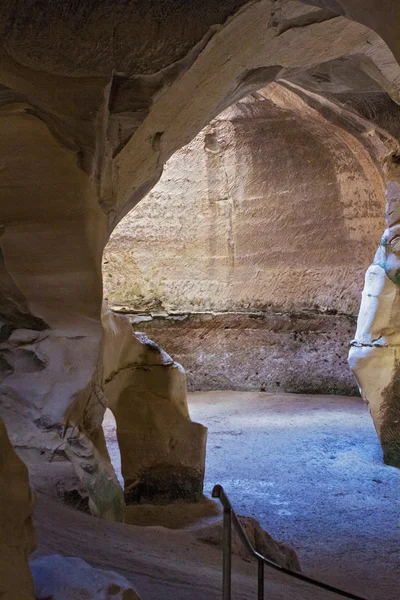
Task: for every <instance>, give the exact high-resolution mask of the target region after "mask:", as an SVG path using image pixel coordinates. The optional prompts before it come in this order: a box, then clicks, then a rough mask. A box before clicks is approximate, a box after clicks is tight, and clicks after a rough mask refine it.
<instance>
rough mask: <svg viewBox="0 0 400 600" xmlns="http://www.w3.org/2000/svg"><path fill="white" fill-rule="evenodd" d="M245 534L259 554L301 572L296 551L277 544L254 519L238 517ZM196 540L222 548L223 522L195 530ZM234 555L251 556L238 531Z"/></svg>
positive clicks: (234, 542) (233, 532)
mask: <svg viewBox="0 0 400 600" xmlns="http://www.w3.org/2000/svg"><path fill="white" fill-rule="evenodd" d="M238 519H239V521H240V524H241V526H242V527H243V529H244V532H245V534H246V535H247V538H248V540H249V542H250V544H251V545H252V546H253V548H254V550H256V552H259V553H260V554H262V555H263V556H265V558H268V559H269V560H272V561H273V562H274V563H276V564H277V565H280V566H281V567H286V568H287V569H291V570H292V571H301V567H300V562H299V559H298V558H297V554H296V552H295V550H294V549H293V548H292V547H291V546H288V545H287V544H283V543H281V542H277V541H275V540H274V538H273V537H271V536H270V535H269V533H267V532H266V531H265V530H264V529H263V528H262V527H261V525H260V523H259V522H258V521H257V520H256V519H253V517H241V516H239V517H238ZM194 533H195V535H196V539H198V540H200V541H202V542H206V543H207V544H215V545H219V546H221V547H222V538H223V522H222V520H221V521H218V522H217V523H213V524H211V525H207V526H206V527H204V528H203V529H200V530H195V531H194ZM232 553H233V554H237V555H238V556H242V557H243V558H249V554H248V552H247V550H246V548H245V547H244V546H243V544H242V542H241V541H240V538H239V536H238V534H237V533H236V531H232Z"/></svg>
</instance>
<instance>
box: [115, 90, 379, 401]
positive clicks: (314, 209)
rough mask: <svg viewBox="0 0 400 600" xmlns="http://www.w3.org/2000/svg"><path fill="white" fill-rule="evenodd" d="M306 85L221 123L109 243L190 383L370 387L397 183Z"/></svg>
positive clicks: (124, 287)
mask: <svg viewBox="0 0 400 600" xmlns="http://www.w3.org/2000/svg"><path fill="white" fill-rule="evenodd" d="M297 92H298V90H297V89H296V88H295V87H289V86H287V85H286V86H283V85H278V84H271V85H270V86H269V87H267V88H265V90H262V91H261V92H258V93H257V94H253V95H252V96H249V97H247V98H245V99H244V100H243V101H240V102H239V103H237V104H236V105H234V106H233V107H231V108H229V109H227V110H226V111H224V112H223V113H222V114H221V115H219V116H218V117H217V118H216V119H214V120H213V121H212V122H211V124H210V125H208V126H207V127H206V128H205V129H203V131H202V132H201V133H200V134H199V135H198V136H197V137H196V138H195V139H194V140H193V142H191V143H190V144H189V145H188V146H186V147H184V148H183V149H182V150H180V151H179V152H177V153H176V154H175V155H174V156H173V157H172V158H171V159H170V161H169V162H168V164H167V166H166V168H165V170H164V174H163V176H162V178H161V180H160V181H159V183H158V184H157V185H156V186H155V188H154V189H153V190H152V192H151V193H150V194H149V196H148V197H147V198H146V199H145V200H144V201H143V202H142V203H141V204H140V205H139V206H138V207H137V208H136V209H135V210H133V211H132V212H131V213H130V214H129V215H128V216H127V217H125V219H124V220H123V221H122V222H121V223H120V224H119V225H118V226H117V228H116V229H115V230H114V233H113V235H112V236H111V239H110V242H109V244H108V245H107V247H106V250H105V253H104V266H103V272H104V288H105V294H106V297H107V299H108V301H109V302H110V303H111V304H112V305H116V306H118V307H122V308H123V309H124V310H133V311H142V312H143V313H149V312H151V311H152V312H153V313H154V312H155V313H160V312H164V314H166V316H168V314H169V315H170V318H167V319H166V318H160V317H155V318H153V319H151V318H150V319H149V320H146V319H140V318H136V319H133V321H134V323H133V326H134V328H135V329H137V330H141V331H144V332H146V333H147V334H148V335H149V336H150V337H152V338H153V339H156V340H157V341H158V342H159V343H160V344H161V345H163V346H164V347H166V348H167V349H168V352H170V353H171V354H172V355H173V356H174V357H176V359H177V360H179V361H180V362H181V363H182V364H183V366H184V367H185V369H186V371H187V374H188V382H189V388H190V389H191V390H202V389H229V388H233V389H244V390H254V389H256V390H257V389H266V390H267V391H275V390H279V389H281V390H284V391H288V392H293V391H296V392H303V393H308V392H319V393H328V392H331V393H339V394H355V393H357V387H356V384H355V381H354V379H353V377H352V375H351V372H350V371H349V369H348V367H347V353H348V344H349V341H350V339H351V338H352V336H353V335H354V328H355V316H356V315H357V312H358V307H359V297H360V293H361V290H362V283H363V279H364V274H365V270H366V268H367V266H368V264H369V262H370V261H371V258H372V256H373V254H374V252H375V247H376V244H377V243H378V241H379V235H380V233H379V232H380V230H381V228H382V226H383V218H384V206H385V195H384V181H383V177H382V173H381V170H380V166H379V164H377V162H376V160H375V156H372V155H371V154H370V153H369V152H368V149H367V148H365V145H364V144H363V142H362V140H358V139H357V137H356V136H355V135H354V134H352V133H351V132H350V131H349V132H346V131H344V130H343V127H342V124H341V123H338V122H337V120H335V117H334V113H333V111H332V108H331V107H330V106H329V104H328V103H326V102H325V104H324V103H322V102H319V101H318V99H316V101H315V104H314V105H313V106H312V107H311V106H310V105H309V104H308V103H307V101H308V102H310V101H311V97H307V96H305V97H302V96H301V95H300V94H299V93H297ZM329 111H330V113H329ZM347 118H348V119H349V122H351V121H352V119H353V115H352V114H351V113H350V111H348V112H347ZM354 125H355V122H354ZM177 232H179V233H178V234H177ZM171 312H172V313H173V312H177V313H181V316H179V315H178V316H176V317H175V318H174V314H172V315H171ZM199 312H201V313H204V314H200V315H199V314H198V313H199ZM215 313H218V314H217V315H216V314H215Z"/></svg>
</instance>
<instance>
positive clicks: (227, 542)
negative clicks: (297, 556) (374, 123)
mask: <svg viewBox="0 0 400 600" xmlns="http://www.w3.org/2000/svg"><path fill="white" fill-rule="evenodd" d="M212 497H213V498H218V500H219V501H220V502H221V504H222V506H223V508H224V523H223V542H222V543H223V572H222V589H223V593H222V598H223V600H231V586H232V584H231V575H232V525H233V526H234V528H235V531H236V533H237V534H238V536H239V539H240V541H241V542H242V544H243V546H244V547H245V548H246V550H247V552H248V553H249V554H250V555H251V556H253V557H254V558H255V559H256V560H257V562H258V595H257V597H258V600H264V566H265V565H267V567H270V568H271V569H274V570H275V571H280V572H281V573H282V574H285V575H289V576H290V577H292V578H293V579H298V580H300V581H303V582H304V583H308V584H309V585H313V586H315V587H318V588H320V589H323V590H327V591H328V592H332V594H337V595H338V596H342V598H351V599H352V600H366V598H364V597H362V596H357V595H356V594H352V593H351V592H346V591H345V590H341V589H339V588H336V587H334V586H333V585H329V583H324V582H323V581H319V580H318V579H314V578H313V577H308V576H307V575H303V573H301V572H299V571H293V570H292V569H289V568H287V567H284V566H282V565H278V564H277V563H275V562H274V561H273V560H270V559H269V558H266V557H265V556H263V555H262V554H260V553H259V552H257V551H256V550H255V549H254V547H253V545H252V544H251V542H250V540H249V538H248V537H247V535H246V532H245V531H244V529H243V527H242V525H241V523H240V521H239V519H238V517H237V514H236V513H235V511H234V510H233V508H232V504H231V503H230V501H229V498H228V496H227V495H226V494H225V491H224V488H223V487H222V485H215V486H214V488H213V491H212Z"/></svg>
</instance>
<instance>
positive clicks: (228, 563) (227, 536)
mask: <svg viewBox="0 0 400 600" xmlns="http://www.w3.org/2000/svg"><path fill="white" fill-rule="evenodd" d="M223 527H224V535H223V559H222V560H223V569H222V599H223V600H231V587H232V510H231V509H230V508H227V507H224V524H223Z"/></svg>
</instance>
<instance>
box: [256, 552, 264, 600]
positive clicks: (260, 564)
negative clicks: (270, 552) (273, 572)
mask: <svg viewBox="0 0 400 600" xmlns="http://www.w3.org/2000/svg"><path fill="white" fill-rule="evenodd" d="M257 600H264V561H263V560H259V561H258V594H257Z"/></svg>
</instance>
